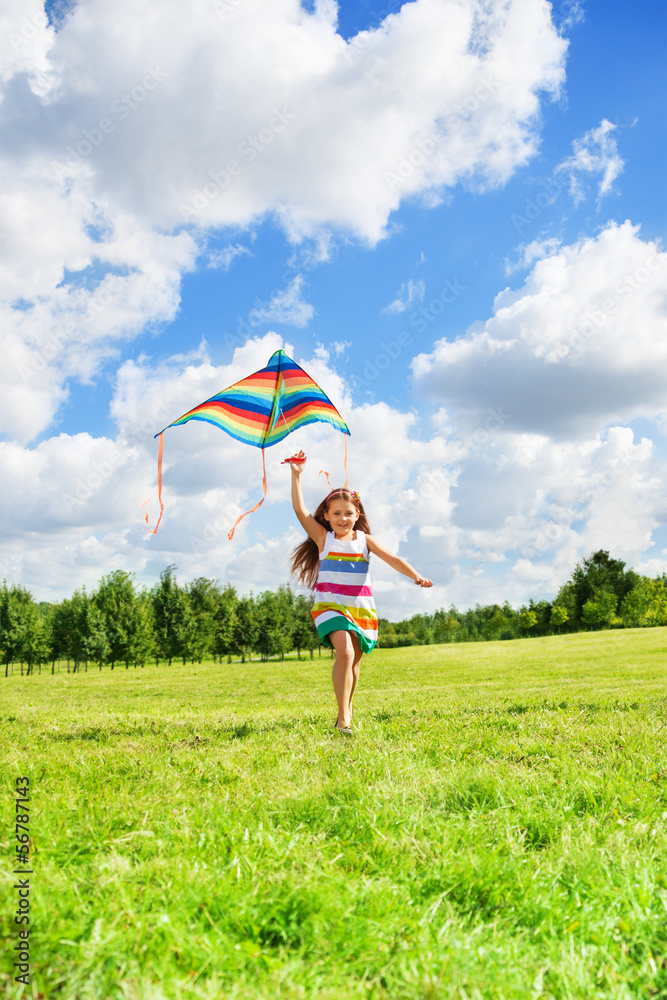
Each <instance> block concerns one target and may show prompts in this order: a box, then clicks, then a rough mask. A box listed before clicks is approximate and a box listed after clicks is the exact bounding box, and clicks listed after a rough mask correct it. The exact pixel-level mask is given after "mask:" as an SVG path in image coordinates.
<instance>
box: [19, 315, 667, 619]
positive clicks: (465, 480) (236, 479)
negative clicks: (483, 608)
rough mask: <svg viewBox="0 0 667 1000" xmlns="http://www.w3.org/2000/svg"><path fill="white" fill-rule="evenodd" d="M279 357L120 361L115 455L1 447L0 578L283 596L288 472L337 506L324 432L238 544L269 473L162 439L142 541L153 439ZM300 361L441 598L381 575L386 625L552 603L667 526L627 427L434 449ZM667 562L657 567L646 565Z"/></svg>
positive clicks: (380, 504)
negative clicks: (226, 584) (131, 582)
mask: <svg viewBox="0 0 667 1000" xmlns="http://www.w3.org/2000/svg"><path fill="white" fill-rule="evenodd" d="M280 347H283V348H284V349H285V350H286V351H287V353H288V354H290V355H291V356H292V357H294V349H293V347H292V346H291V345H290V344H286V343H284V341H283V340H282V338H281V337H279V336H278V335H277V334H275V333H268V334H266V335H265V336H263V337H255V338H253V339H252V340H249V341H248V342H247V343H246V344H245V345H244V346H243V347H242V348H238V349H237V350H236V351H235V354H234V357H233V360H232V362H231V364H229V365H225V366H215V365H212V364H211V362H210V360H209V358H208V356H207V354H206V351H205V348H204V347H202V348H200V349H199V350H198V351H197V352H193V353H192V354H190V355H186V356H183V355H180V356H177V357H174V358H171V359H168V360H166V361H163V362H161V363H160V364H159V365H155V364H153V363H152V362H151V361H150V359H149V358H147V357H142V358H139V359H138V360H136V361H126V362H125V363H124V364H123V365H122V366H121V367H120V369H119V372H118V378H117V382H116V387H115V393H114V399H113V403H112V410H111V415H112V417H113V418H114V419H115V421H116V423H117V427H118V434H117V436H116V438H115V439H113V440H111V439H109V438H98V439H95V438H93V437H92V436H90V435H87V434H80V435H76V436H68V435H60V436H59V437H58V438H51V439H49V440H47V441H43V442H41V443H40V444H39V445H38V446H37V447H36V448H34V449H29V448H24V447H22V446H20V445H18V444H10V443H5V444H3V445H0V475H1V476H2V478H3V480H4V481H6V482H11V483H12V489H11V490H6V491H5V492H4V494H3V495H2V497H1V498H0V517H2V520H3V523H5V524H11V525H12V538H11V540H10V541H7V542H6V543H5V544H4V545H3V548H2V556H1V557H0V573H2V574H3V575H6V576H7V578H8V579H18V580H20V581H21V582H22V583H24V585H26V586H28V587H29V588H30V589H31V590H32V591H33V593H35V595H36V596H37V597H39V598H44V599H49V598H51V599H53V598H57V597H61V596H63V595H66V594H68V593H70V592H71V590H73V589H74V587H75V586H80V585H82V584H86V585H87V586H90V587H92V586H94V585H95V584H96V582H97V580H98V579H99V577H100V575H101V573H102V571H105V572H107V571H109V570H111V569H114V568H123V569H129V570H133V571H135V572H136V573H137V574H138V577H139V579H140V580H145V581H146V582H150V583H152V582H154V581H155V580H156V579H157V577H158V575H159V573H160V572H161V570H162V569H164V567H165V566H166V565H168V564H170V563H174V564H176V565H177V566H178V568H179V577H180V578H181V579H182V580H187V579H192V578H194V577H196V576H199V575H204V576H210V577H214V578H217V579H219V580H221V581H226V580H230V581H231V582H232V583H233V584H235V585H236V586H237V587H238V588H239V589H240V590H241V592H247V591H248V590H249V589H251V587H252V589H254V590H255V591H256V592H258V591H260V590H262V589H268V588H273V587H275V586H276V582H280V581H281V580H287V577H288V557H289V552H290V550H291V548H292V547H293V546H294V545H295V544H296V543H297V542H298V541H299V540H300V538H301V530H300V528H299V526H298V525H296V524H295V523H294V517H293V513H292V511H291V507H290V503H289V482H290V480H289V473H288V469H287V467H286V466H284V465H281V461H282V459H283V458H285V457H287V456H288V455H290V454H292V453H293V452H294V451H295V450H298V449H299V448H301V447H303V449H304V450H305V451H306V452H307V454H308V463H307V467H306V471H305V473H304V492H305V497H306V503H307V505H308V506H309V507H310V509H313V508H314V507H315V506H316V505H317V503H318V502H319V501H320V500H321V498H322V496H323V495H324V494H325V493H326V492H327V486H326V483H325V479H324V476H320V475H318V472H319V470H320V469H327V470H328V472H329V475H330V478H331V480H332V482H333V483H334V484H335V485H338V484H340V483H342V482H343V452H344V447H343V444H344V442H343V437H342V435H341V434H340V433H339V432H337V431H334V430H333V429H332V428H329V427H328V426H326V425H324V424H314V425H310V426H309V427H307V428H303V429H302V430H301V431H299V432H296V433H295V434H293V435H291V436H290V437H289V438H287V439H286V440H285V441H284V442H282V443H281V444H280V445H278V446H276V447H275V448H272V449H270V450H269V452H267V456H266V458H267V472H268V482H269V492H268V496H267V500H266V501H265V503H264V504H263V506H262V507H260V509H259V511H258V512H257V513H256V514H254V515H252V516H251V517H248V518H246V519H245V520H244V521H242V522H241V525H240V526H239V528H238V529H237V532H236V535H235V538H234V540H233V542H229V541H228V539H227V532H228V530H229V528H230V526H231V525H232V524H233V522H234V520H235V519H236V517H237V516H238V515H239V514H241V513H242V512H243V511H246V510H248V509H249V508H250V507H251V506H252V505H253V504H254V503H256V502H257V500H258V499H259V498H260V497H261V495H262V489H261V457H260V453H259V451H258V450H257V449H254V448H249V447H247V446H244V445H242V444H241V443H240V442H237V441H235V440H233V439H232V438H230V437H229V436H228V435H226V434H224V433H222V432H220V431H219V430H217V429H216V428H214V427H211V426H209V425H207V424H203V423H201V424H197V423H189V424H187V425H185V426H183V427H176V428H171V429H169V430H168V431H167V432H166V433H165V438H164V444H165V450H164V492H163V498H164V503H165V514H164V518H163V521H162V524H161V526H160V529H159V531H158V533H157V535H155V536H152V535H151V536H148V535H147V534H146V529H145V525H144V519H143V512H142V508H141V504H142V501H143V500H144V499H145V498H146V497H149V496H150V498H151V501H150V504H149V506H148V510H149V513H150V518H151V525H153V524H154V523H155V518H156V514H157V509H158V508H157V492H156V487H155V462H156V454H157V444H156V442H155V441H154V437H153V436H154V434H155V433H156V432H158V431H160V430H161V429H162V428H163V427H165V426H166V425H167V424H168V423H170V422H172V421H173V420H174V419H176V418H177V417H178V416H179V415H180V414H182V413H183V412H185V411H187V410H188V409H190V408H191V407H192V406H193V405H195V404H196V403H198V402H200V401H201V400H203V399H206V398H208V397H209V396H211V395H213V394H214V393H215V392H217V391H219V390H220V389H222V388H224V387H226V386H227V385H229V384H231V383H233V382H235V381H237V380H238V379H239V378H241V377H242V376H243V375H246V374H247V373H248V372H249V371H254V370H257V369H259V368H261V367H263V365H264V364H265V363H266V361H267V359H268V357H269V356H270V355H271V353H273V351H274V350H276V349H278V348H280ZM295 360H297V361H298V362H299V363H301V364H302V365H303V366H304V367H305V368H306V370H307V371H308V372H309V373H310V375H311V376H312V377H313V378H314V379H315V380H316V381H317V382H318V383H319V384H320V385H322V386H323V387H324V388H325V391H326V392H327V393H328V395H329V396H330V397H331V399H332V401H333V403H334V405H335V406H337V407H338V408H339V410H340V411H341V413H342V414H343V415H344V417H345V419H346V420H347V422H348V424H349V426H350V430H351V432H352V436H351V438H350V439H349V441H348V447H349V480H350V484H351V486H352V488H354V489H357V490H358V491H359V492H360V494H361V497H362V500H363V501H364V504H365V506H366V509H367V511H368V515H369V519H370V522H371V527H372V530H373V532H374V534H376V535H377V537H378V538H379V539H380V540H381V541H382V542H383V543H384V544H385V545H387V546H388V547H389V548H390V549H392V550H394V551H398V552H399V553H400V554H401V555H402V556H404V557H405V558H407V559H408V560H409V562H410V563H411V564H412V565H413V566H415V567H416V568H417V569H418V570H419V572H421V573H423V574H425V575H428V576H430V577H431V578H432V579H433V580H435V581H436V586H435V587H434V588H433V590H432V591H429V592H423V591H418V590H417V588H415V587H414V585H413V584H412V583H411V582H410V580H409V579H407V578H405V577H402V576H399V575H397V574H396V573H394V572H393V571H392V570H390V569H389V567H387V566H385V565H384V564H383V563H382V562H381V561H379V560H375V562H374V565H373V579H374V581H375V589H376V593H377V603H378V607H379V608H380V612H381V613H382V614H383V615H386V616H387V617H390V618H393V617H403V616H405V615H410V614H413V613H415V612H416V611H419V610H427V609H434V608H438V607H443V606H447V605H449V604H450V603H452V602H456V603H457V604H458V605H459V606H461V607H464V606H467V605H470V604H474V603H476V602H481V603H484V602H487V601H488V602H491V601H496V600H499V599H501V600H504V599H506V598H507V599H509V600H510V601H513V602H514V603H520V602H521V601H523V600H525V599H526V597H527V595H533V596H539V595H540V594H545V595H546V596H550V595H553V594H555V592H556V589H557V588H558V586H559V585H560V584H561V583H563V582H564V580H566V579H567V578H568V577H569V575H570V573H571V572H572V569H573V567H574V565H575V563H576V562H577V561H578V560H580V559H581V557H582V556H583V555H586V554H588V553H590V552H591V551H593V550H594V549H597V548H601V547H602V548H607V549H610V550H612V551H613V552H614V553H615V554H617V555H619V556H620V557H621V558H624V559H626V561H627V562H628V564H630V565H638V564H639V563H640V561H641V559H642V558H643V557H642V553H645V552H647V551H650V548H651V545H652V540H653V534H654V532H655V530H656V528H657V527H658V526H659V525H660V524H661V523H663V522H664V521H665V520H666V519H667V511H666V509H665V501H664V497H665V496H666V495H667V475H666V473H665V467H664V463H662V461H661V459H660V456H659V455H658V454H656V448H655V446H654V445H653V444H652V442H651V441H650V440H649V438H647V437H644V438H642V439H641V440H635V438H634V435H633V433H632V430H631V429H629V428H627V427H621V426H619V427H612V428H610V429H609V430H608V431H607V432H603V433H595V434H592V435H589V436H588V437H585V438H579V439H575V440H556V439H550V438H549V437H547V436H546V435H545V434H537V433H529V432H522V431H517V429H516V428H512V426H511V422H508V423H506V424H505V423H499V422H498V421H497V419H496V421H495V424H494V421H493V420H492V419H489V418H488V417H487V418H485V421H486V424H487V426H486V427H485V426H484V422H485V421H481V422H479V423H478V425H477V431H478V433H477V434H475V433H471V432H470V424H469V422H468V423H466V420H465V418H464V417H461V416H460V415H454V414H453V413H452V412H448V413H447V414H444V413H443V412H441V413H440V414H439V419H438V422H437V429H436V431H435V433H432V432H431V429H430V427H427V426H425V425H423V424H422V423H421V422H420V420H419V418H418V417H417V416H416V414H415V413H412V412H406V411H403V410H401V409H400V408H399V407H395V406H391V405H389V404H388V403H386V402H379V403H375V404H364V405H361V406H356V405H354V403H353V402H352V400H351V398H350V394H349V388H348V384H347V382H346V380H345V379H344V378H343V376H342V375H341V374H340V373H339V372H337V371H336V370H335V368H334V367H331V363H330V360H329V357H328V355H327V354H326V352H322V351H316V353H315V354H314V356H312V357H306V358H301V357H299V356H297V357H296V358H295ZM490 497H492V498H493V502H492V503H489V498H490ZM288 526H289V527H288ZM656 560H657V562H656ZM658 564H659V565H660V566H662V565H663V564H662V563H661V562H660V554H659V553H657V552H656V553H655V558H654V559H653V561H652V562H651V567H653V566H654V565H658ZM101 567H103V570H102V569H101ZM664 568H665V569H667V559H665V560H664Z"/></svg>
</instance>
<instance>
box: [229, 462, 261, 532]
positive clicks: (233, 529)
mask: <svg viewBox="0 0 667 1000" xmlns="http://www.w3.org/2000/svg"><path fill="white" fill-rule="evenodd" d="M262 470H263V473H264V475H263V478H262V486H263V488H264V496H263V497H262V499H261V500H260V501H259V502H258V503H256V504H255V506H254V507H252V508H251V509H250V510H247V511H246V512H245V514H241V516H240V517H237V519H236V521H235V522H234V526H233V527H232V529H231V531H229V532H228V533H227V538H228V539H229V540H230V542H231V540H232V538H233V537H234V532H235V531H236V525H237V524H238V523H239V521H242V520H243V518H244V517H247V516H248V514H254V513H255V511H256V510H257V509H258V508H259V507H261V506H262V504H263V503H264V500H265V498H266V459H265V457H264V449H263V448H262Z"/></svg>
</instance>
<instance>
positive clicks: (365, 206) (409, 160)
mask: <svg viewBox="0 0 667 1000" xmlns="http://www.w3.org/2000/svg"><path fill="white" fill-rule="evenodd" d="M16 6H17V14H16V16H17V17H19V15H18V4H17V5H16ZM159 11H160V12H159V16H157V15H156V8H153V7H152V6H150V5H149V6H145V5H144V6H140V7H137V6H136V4H132V3H130V0H120V2H118V0H114V2H113V3H112V2H111V0H90V2H89V3H87V4H85V5H84V4H79V5H77V6H76V7H75V9H74V10H73V11H72V13H71V15H70V16H69V17H68V19H67V21H66V23H65V25H64V26H63V27H62V29H61V30H60V31H59V32H58V34H57V35H55V37H54V35H53V31H52V29H50V28H46V27H44V28H42V29H40V31H41V35H43V36H44V41H43V42H42V43H41V44H42V49H43V50H44V53H45V55H42V56H41V57H40V58H41V59H42V61H43V59H44V58H47V59H48V71H49V73H50V74H51V80H52V84H51V86H50V88H49V89H48V91H47V92H46V93H43V92H42V91H41V90H39V91H38V89H37V88H36V86H35V84H34V82H33V83H32V85H31V89H28V90H27V92H26V91H25V90H24V91H23V92H22V94H21V105H20V110H21V111H22V113H23V115H24V121H25V124H24V127H23V131H22V132H21V134H20V135H18V134H17V135H15V136H13V137H12V142H11V144H10V147H9V149H8V150H7V153H8V155H10V156H12V157H17V158H21V159H24V158H25V156H26V155H29V156H30V157H31V158H34V157H40V158H41V159H42V160H43V161H44V162H46V163H47V164H51V163H52V162H55V161H57V162H58V163H59V164H61V165H62V171H63V172H64V173H65V174H66V175H68V176H69V177H70V178H71V181H72V183H73V184H75V185H76V186H81V187H83V188H85V189H86V190H88V191H89V192H92V193H93V195H94V196H95V197H99V196H100V194H101V193H103V194H104V195H105V196H109V197H111V198H113V201H114V203H115V204H117V205H118V206H119V207H122V208H124V210H126V211H130V212H133V213H136V214H138V215H140V216H142V217H143V218H146V219H148V220H150V221H151V222H152V223H154V224H158V225H166V226H173V225H179V224H182V223H183V222H184V221H188V222H194V223H195V224H196V225H200V226H204V227H210V226H222V225H242V226H247V225H248V224H250V223H251V222H252V221H253V220H255V219H257V218H258V217H261V216H263V215H265V214H267V213H276V214H277V215H278V217H280V218H281V219H282V220H283V222H284V224H285V227H286V229H287V230H288V231H289V233H290V234H291V235H292V236H293V238H295V239H301V238H303V237H304V236H306V235H308V234H312V233H314V232H316V231H319V230H320V229H321V228H322V227H323V226H327V225H330V226H334V227H342V228H343V229H345V230H351V231H352V232H354V233H355V234H357V235H358V236H360V237H361V238H363V239H365V240H368V241H370V242H374V241H376V240H377V239H379V238H381V236H382V235H383V233H384V231H385V226H386V224H387V219H388V217H389V214H390V212H391V211H393V210H394V209H395V208H396V207H397V206H398V203H399V200H400V198H401V197H402V196H403V195H407V194H418V193H421V192H427V191H430V192H434V193H436V195H437V193H438V192H439V191H440V189H441V188H442V187H443V186H452V185H454V184H456V183H457V182H458V181H460V180H464V179H465V180H471V181H474V183H475V184H477V185H478V186H482V187H486V186H493V185H496V184H499V183H504V182H505V181H506V180H507V179H508V178H509V177H510V176H511V174H512V173H513V171H514V170H515V169H516V167H517V166H520V165H522V164H524V163H525V162H526V160H527V159H528V158H529V157H530V156H531V155H532V154H533V153H534V151H535V149H536V141H537V128H538V125H539V97H540V94H541V93H547V94H555V93H557V92H558V90H559V88H560V86H561V85H562V83H563V78H564V76H563V61H564V56H565V51H566V46H567V43H566V42H565V41H564V40H563V39H562V38H561V37H559V35H558V33H557V31H556V30H555V28H554V26H553V24H552V23H551V19H550V7H549V5H548V4H547V3H546V2H542V0H510V2H505V0H503V2H501V0H493V2H491V3H488V4H487V3H482V2H480V0H461V2H459V3H456V4H452V3H449V2H445V0H416V2H414V3H406V4H405V5H404V6H403V7H402V8H401V9H400V10H399V11H398V12H397V13H396V14H391V15H389V16H388V17H387V18H385V20H384V21H383V22H382V24H381V25H380V26H379V27H378V28H377V29H374V30H372V31H366V32H362V33H361V35H359V36H357V37H356V38H353V39H351V40H350V41H349V42H347V43H346V42H345V41H344V40H343V38H342V37H341V36H340V35H338V34H337V33H336V14H337V8H336V5H335V4H318V5H317V6H316V8H315V10H314V11H312V12H306V11H305V10H304V9H303V7H302V6H301V4H300V3H299V2H298V0H258V2H256V3H254V4H247V3H244V4H239V5H237V6H236V7H235V8H234V9H233V10H229V11H228V12H227V14H226V16H224V17H220V16H218V14H217V13H216V8H215V5H214V4H213V3H211V2H210V0H195V2H193V3H191V4H190V5H189V7H188V16H187V17H184V16H183V8H182V5H181V4H180V3H178V0H165V2H164V3H162V4H160V8H159ZM19 19H20V18H19ZM517 51H521V52H522V58H521V59H517V58H516V52H517ZM33 61H34V62H39V60H37V59H36V57H35V59H34V60H33ZM15 71H18V66H17V67H16V70H15ZM45 106H48V113H49V122H50V123H51V128H46V129H45V128H44V127H43V116H42V114H41V112H42V111H43V109H44V107H45ZM9 111H10V112H12V111H13V112H15V113H18V112H19V104H18V100H16V104H15V106H14V107H13V108H9ZM165 121H168V122H169V128H165V127H164V122H165ZM32 122H34V125H33V124H32ZM38 122H39V124H38ZM420 144H421V145H425V148H427V149H430V148H431V146H433V147H434V149H433V152H431V153H429V152H427V153H425V154H424V155H423V156H422V157H421V160H422V162H416V161H418V160H420V156H419V154H418V152H417V151H418V150H419V145H420ZM403 161H405V164H407V167H405V166H404V167H403V169H401V164H402V163H403ZM55 169H56V171H57V172H59V171H58V168H55ZM392 173H395V174H397V176H398V177H399V183H398V185H397V186H396V185H393V184H392V182H391V181H390V180H388V176H387V175H389V174H392ZM406 173H407V175H408V176H403V174H406Z"/></svg>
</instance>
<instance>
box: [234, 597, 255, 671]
mask: <svg viewBox="0 0 667 1000" xmlns="http://www.w3.org/2000/svg"><path fill="white" fill-rule="evenodd" d="M257 633H258V626H257V620H256V618H255V598H254V596H253V594H252V593H251V594H250V595H249V596H248V597H242V598H241V599H240V601H239V602H238V604H237V607H236V620H235V622H234V651H235V652H237V653H239V655H240V657H241V663H245V660H246V656H247V657H248V659H249V660H250V659H252V656H251V654H252V650H253V649H254V648H255V644H256V642H257Z"/></svg>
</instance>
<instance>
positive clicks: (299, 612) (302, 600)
mask: <svg viewBox="0 0 667 1000" xmlns="http://www.w3.org/2000/svg"><path fill="white" fill-rule="evenodd" d="M314 603H315V602H314V600H313V598H312V597H306V596H305V595H304V594H299V595H298V596H297V597H296V599H295V601H294V612H293V618H292V642H293V644H294V647H295V649H296V652H297V656H298V657H299V659H301V650H302V649H307V650H309V652H310V658H311V660H312V659H313V651H314V649H315V646H317V645H318V643H319V641H320V637H319V635H318V634H317V629H316V628H315V623H314V621H313V616H312V614H311V611H312V610H313V604H314Z"/></svg>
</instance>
